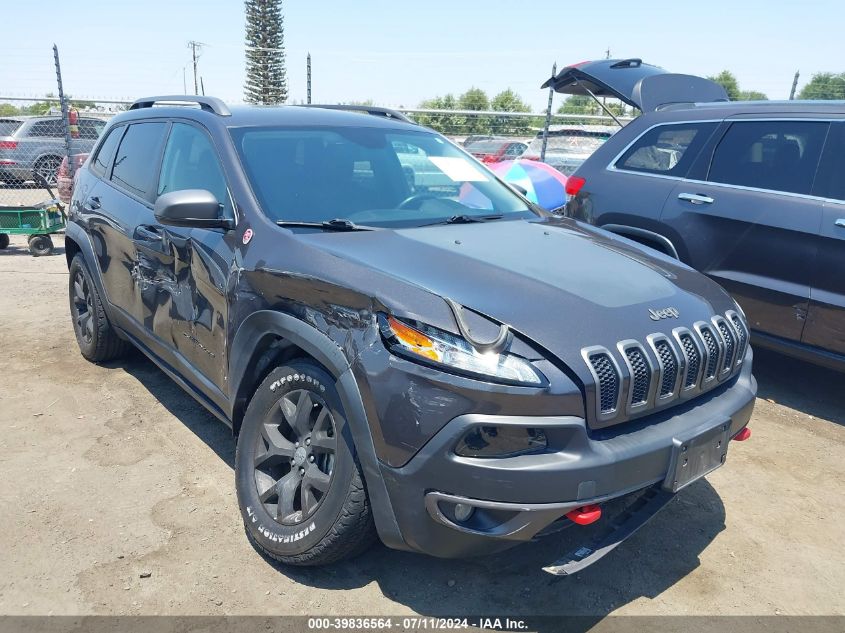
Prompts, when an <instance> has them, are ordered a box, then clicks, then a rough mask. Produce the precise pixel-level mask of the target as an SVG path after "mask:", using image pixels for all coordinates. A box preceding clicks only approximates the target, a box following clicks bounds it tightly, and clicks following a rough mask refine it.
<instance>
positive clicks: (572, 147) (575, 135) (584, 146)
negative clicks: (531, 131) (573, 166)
mask: <svg viewBox="0 0 845 633" xmlns="http://www.w3.org/2000/svg"><path fill="white" fill-rule="evenodd" d="M609 138H610V134H609V133H605V132H601V133H596V132H582V131H579V130H572V131H571V132H551V133H549V138H548V143H547V144H546V151H547V152H548V151H550V150H551V151H553V152H560V153H561V154H592V153H593V152H595V151H596V150H597V149H598V148H599V147H601V146H602V145H603V144H604V142H605V141H606V140H607V139H609ZM542 147H543V139H542V137H540V138H535V139H534V140H533V141H531V146H530V148H529V150H530V151H533V152H534V153H537V154H539V153H540V149H541V148H542Z"/></svg>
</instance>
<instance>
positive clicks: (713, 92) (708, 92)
mask: <svg viewBox="0 0 845 633" xmlns="http://www.w3.org/2000/svg"><path fill="white" fill-rule="evenodd" d="M542 87H543V88H549V87H552V88H554V90H555V92H560V93H562V94H568V95H584V96H591V97H593V98H594V99H596V98H598V97H614V98H616V99H619V100H621V101H623V102H625V103H627V104H628V105H631V106H634V107H635V108H638V109H639V110H641V111H642V112H651V111H653V110H657V109H659V108H661V107H665V106H668V105H672V104H676V103H706V102H711V101H728V100H729V99H728V93H727V92H725V89H724V88H723V87H722V86H721V85H719V84H717V83H716V82H715V81H711V80H709V79H705V78H703V77H696V76H695V75H680V74H676V73H670V72H667V71H666V70H664V69H663V68H660V67H659V66H652V65H651V64H645V63H643V61H642V60H641V59H601V60H598V61H592V62H590V61H587V62H581V63H579V64H573V65H572V66H567V67H566V68H564V69H563V70H561V71H560V72H559V73H558V74H557V75H556V76H555V77H552V78H551V79H549V80H548V81H546V82H545V83H544V84H543V85H542Z"/></svg>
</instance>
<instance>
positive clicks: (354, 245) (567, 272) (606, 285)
mask: <svg viewBox="0 0 845 633" xmlns="http://www.w3.org/2000/svg"><path fill="white" fill-rule="evenodd" d="M301 237H302V238H303V239H305V240H307V241H309V242H312V243H313V244H314V245H315V246H317V245H319V248H320V249H322V250H324V251H327V252H330V253H332V254H334V255H335V256H337V257H340V258H342V259H345V260H348V261H351V262H356V263H358V264H362V265H364V266H367V267H369V268H372V269H373V270H374V271H378V272H379V273H382V274H384V273H386V274H389V275H391V276H393V277H395V278H398V279H401V280H402V281H404V282H406V283H409V284H413V285H415V286H417V287H420V288H423V289H425V290H427V291H428V292H430V293H433V294H435V295H438V296H440V297H444V298H448V299H451V300H453V301H456V302H457V303H459V304H461V305H463V306H465V307H467V308H470V309H472V310H474V311H476V312H479V313H481V314H484V315H486V316H487V317H489V318H491V319H493V320H495V321H499V322H501V323H505V324H507V325H508V326H510V327H511V328H512V329H513V330H514V331H516V332H518V333H520V334H522V335H523V336H524V337H526V338H528V339H530V340H531V341H533V342H534V343H535V344H537V345H539V346H540V347H541V348H545V350H547V351H548V352H550V353H551V354H553V355H555V356H556V357H557V358H559V359H560V360H561V361H563V362H564V363H566V364H567V365H568V366H569V367H571V368H573V369H574V370H576V371H577V372H578V373H579V375H582V376H583V378H584V379H585V380H586V379H587V377H588V375H587V373H586V371H587V370H586V367H585V366H583V365H584V363H583V361H582V360H580V359H581V349H582V348H584V347H589V346H593V345H603V346H605V347H614V346H615V345H616V343H617V342H618V341H622V340H625V339H630V338H634V339H637V340H640V341H644V340H645V337H646V336H647V335H649V334H652V333H655V332H663V333H670V332H671V330H672V328H675V327H679V326H686V327H691V326H692V324H693V323H694V322H695V321H699V320H709V319H710V317H711V316H712V315H713V314H714V310H715V311H720V312H724V310H726V309H729V308H730V307H731V306H732V305H733V303H732V302H731V300H730V298H729V297H728V295H727V293H725V291H724V290H722V289H721V288H720V287H719V286H718V285H716V284H715V283H713V282H712V281H710V280H709V279H707V278H706V277H704V276H703V275H701V274H700V273H697V272H695V271H693V270H692V269H690V268H688V267H687V266H685V265H684V264H681V263H679V262H677V261H676V260H673V259H670V258H668V257H662V256H660V255H659V254H658V253H657V252H656V251H655V252H654V255H653V256H652V255H649V254H646V253H645V251H643V250H641V249H640V248H639V247H637V246H636V245H634V244H633V243H632V242H628V241H627V240H625V239H624V238H618V237H616V236H613V235H612V234H610V233H607V232H605V231H601V230H599V229H594V228H592V227H586V226H584V225H580V224H578V223H575V222H574V221H572V220H568V219H564V218H555V219H549V220H538V221H526V220H499V221H491V222H488V223H484V224H482V223H478V224H468V225H451V226H448V225H447V226H433V227H424V228H415V229H401V230H377V231H370V232H355V233H328V234H327V233H322V234H311V235H307V236H306V235H303V236H301ZM371 292H373V294H375V295H376V297H377V298H378V299H379V300H381V301H383V302H384V303H385V305H388V306H389V305H391V302H390V301H389V297H380V296H378V290H377V289H376V290H375V291H371ZM667 308H674V310H675V311H677V313H678V316H677V317H676V318H675V317H671V318H668V319H667V320H665V321H659V322H655V321H654V320H652V317H651V316H650V312H649V311H650V310H654V311H660V310H666V309H667ZM670 312H671V311H670Z"/></svg>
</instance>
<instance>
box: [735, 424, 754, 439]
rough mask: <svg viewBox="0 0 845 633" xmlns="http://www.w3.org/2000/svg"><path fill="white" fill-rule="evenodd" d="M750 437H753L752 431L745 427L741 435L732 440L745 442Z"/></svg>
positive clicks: (738, 434)
mask: <svg viewBox="0 0 845 633" xmlns="http://www.w3.org/2000/svg"><path fill="white" fill-rule="evenodd" d="M749 437H751V429H749V428H748V427H747V426H746V427H743V429H742V430H741V431H740V432H739V433H737V434H736V435H734V436H733V438H732V439H734V440H736V441H737V442H744V441H745V440H747V439H748V438H749Z"/></svg>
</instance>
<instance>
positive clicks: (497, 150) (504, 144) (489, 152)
mask: <svg viewBox="0 0 845 633" xmlns="http://www.w3.org/2000/svg"><path fill="white" fill-rule="evenodd" d="M464 147H465V148H466V151H468V152H469V153H470V154H472V155H473V156H475V157H476V158H477V159H478V160H480V161H481V162H482V163H500V162H502V161H503V160H513V159H514V158H519V157H520V156H521V155H522V153H523V152H524V151H525V150H526V148H527V147H528V145H526V144H525V143H523V142H521V141H514V140H513V139H507V138H496V139H490V140H486V141H474V142H472V143H469V144H467V145H464Z"/></svg>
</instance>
